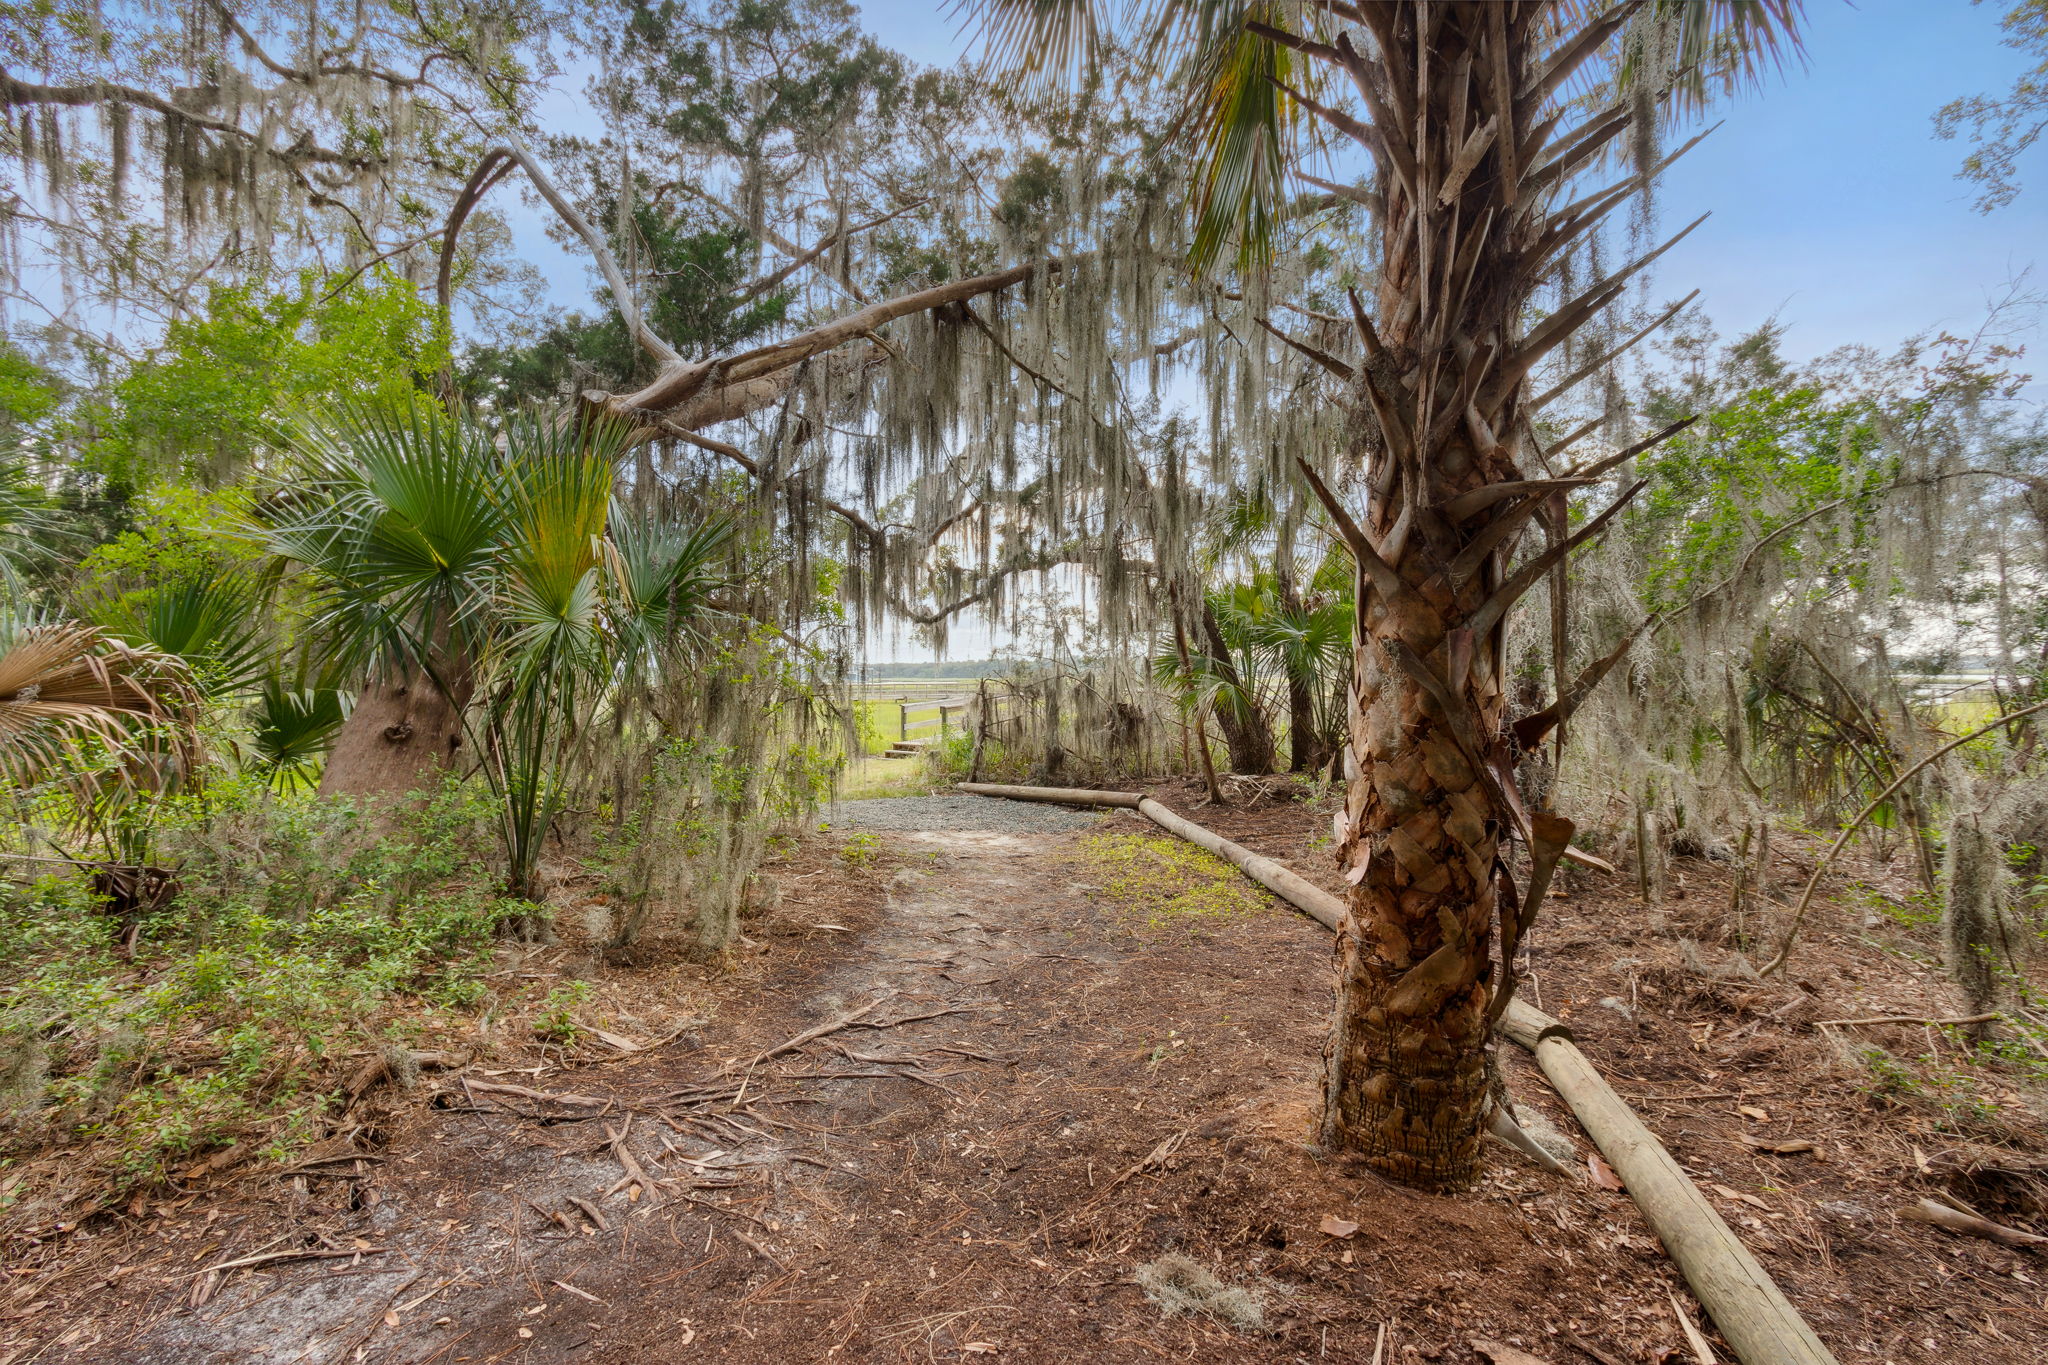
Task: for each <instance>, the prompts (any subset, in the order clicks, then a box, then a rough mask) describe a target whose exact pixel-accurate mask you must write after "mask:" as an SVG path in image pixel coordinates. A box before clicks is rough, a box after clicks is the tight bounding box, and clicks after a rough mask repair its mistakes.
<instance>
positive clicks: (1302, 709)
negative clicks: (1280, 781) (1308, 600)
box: [1278, 569, 1323, 773]
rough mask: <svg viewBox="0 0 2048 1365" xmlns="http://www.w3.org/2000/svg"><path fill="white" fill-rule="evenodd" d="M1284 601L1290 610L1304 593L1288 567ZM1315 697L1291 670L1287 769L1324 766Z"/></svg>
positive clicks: (1280, 594) (1284, 575) (1283, 582)
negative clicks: (1295, 587)
mask: <svg viewBox="0 0 2048 1365" xmlns="http://www.w3.org/2000/svg"><path fill="white" fill-rule="evenodd" d="M1278 597H1279V600H1280V605H1281V606H1282V607H1283V608H1285V609H1286V610H1288V611H1297V610H1299V609H1300V607H1301V597H1300V595H1299V594H1298V593H1296V592H1295V591H1294V575H1292V574H1290V573H1288V572H1286V571H1285V570H1284V569H1283V570H1282V571H1281V572H1280V574H1279V592H1278ZM1315 716H1316V712H1315V697H1314V694H1313V693H1312V692H1310V690H1309V679H1308V678H1306V677H1304V676H1303V675H1302V674H1301V673H1300V672H1299V671H1298V670H1296V669H1293V668H1289V669H1288V670H1287V771H1289V772H1291V773H1305V772H1309V771H1312V770H1313V769H1316V768H1320V767H1321V766H1322V763H1323V744H1322V738H1323V737H1322V736H1321V735H1320V734H1318V733H1316V719H1315Z"/></svg>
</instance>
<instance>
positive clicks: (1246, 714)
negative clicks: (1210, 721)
mask: <svg viewBox="0 0 2048 1365" xmlns="http://www.w3.org/2000/svg"><path fill="white" fill-rule="evenodd" d="M1202 639H1203V640H1204V641H1206V642H1207V644H1208V647H1209V657H1210V658H1211V659H1213V660H1215V662H1216V671H1217V672H1218V673H1220V674H1222V675H1223V678H1224V680H1225V681H1226V682H1228V683H1229V684H1230V685H1231V686H1232V687H1233V688H1235V689H1237V691H1238V693H1239V694H1240V695H1241V696H1244V697H1247V698H1248V697H1249V696H1250V695H1251V687H1252V685H1253V684H1255V683H1256V682H1257V679H1252V680H1251V682H1249V683H1248V682H1247V681H1246V680H1245V679H1244V678H1243V677H1241V676H1239V674H1238V671H1237V664H1236V663H1235V661H1233V660H1232V659H1231V657H1230V646H1229V645H1228V644H1227V643H1226V642H1225V641H1224V639H1223V625H1222V623H1221V622H1219V621H1218V620H1217V619H1216V612H1215V611H1214V609H1212V608H1211V607H1210V606H1209V601H1208V599H1207V598H1206V597H1205V598H1203V599H1202ZM1215 711H1216V728H1217V729H1219V730H1221V731H1222V732H1223V745H1224V747H1225V748H1226V749H1228V750H1229V751H1230V770H1231V771H1232V772H1237V773H1249V774H1251V775H1253V776H1255V777H1262V776H1264V775H1265V774H1267V773H1270V772H1272V771H1273V760H1274V758H1275V757H1276V756H1277V753H1278V746H1276V745H1275V744H1274V743H1273V727H1272V726H1271V725H1270V724H1268V723H1267V721H1266V717H1265V716H1264V715H1263V714H1262V713H1261V712H1260V711H1259V709H1258V707H1256V706H1254V705H1251V704H1250V703H1249V702H1247V703H1246V704H1245V705H1242V706H1240V705H1236V704H1234V703H1233V702H1231V701H1229V700H1223V701H1219V702H1218V703H1217V704H1216V707H1215Z"/></svg>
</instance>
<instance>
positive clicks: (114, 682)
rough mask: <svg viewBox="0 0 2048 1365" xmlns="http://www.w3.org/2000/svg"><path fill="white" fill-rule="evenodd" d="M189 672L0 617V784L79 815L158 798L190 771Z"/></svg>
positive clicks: (87, 633) (80, 633)
mask: <svg viewBox="0 0 2048 1365" xmlns="http://www.w3.org/2000/svg"><path fill="white" fill-rule="evenodd" d="M198 707H199V692H198V689H197V688H196V687H195V686H194V685H193V682H192V675H191V670H190V669H188V668H187V667H186V666H185V664H184V663H183V662H182V661H181V660H179V659H177V658H176V657H174V656H172V655H169V654H165V653H163V652H161V651H159V650H156V649H150V648H145V647H138V646H135V645H129V644H125V643H123V642H121V641H119V640H116V639H113V638H112V637H110V636H108V635H106V634H104V633H102V632H101V631H99V630H98V629H96V628H94V627H92V626H88V625H84V624H82V623H80V622H77V621H62V620H58V621H35V620H28V619H21V618H9V617H0V781H4V782H5V783H6V784H7V785H8V786H9V787H11V788H13V789H14V790H15V791H17V792H33V791H36V790H37V789H47V790H51V791H55V792H60V793H62V794H63V795H66V796H68V797H70V798H71V799H72V800H73V801H74V802H76V803H78V804H79V805H80V806H81V807H87V806H92V805H94V804H97V803H102V802H105V801H106V800H108V799H109V798H122V797H126V796H129V795H133V794H136V793H139V792H142V791H160V790H163V789H164V788H166V787H168V786H170V785H171V784H172V783H173V782H175V781H176V780H177V779H178V778H179V777H180V776H182V775H183V774H184V773H187V772H189V771H191V768H192V764H193V762H194V760H195V759H196V757H197V754H198V749H199V738H198V730H197V713H198Z"/></svg>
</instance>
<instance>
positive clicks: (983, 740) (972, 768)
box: [967, 678, 988, 782]
mask: <svg viewBox="0 0 2048 1365" xmlns="http://www.w3.org/2000/svg"><path fill="white" fill-rule="evenodd" d="M975 693H976V695H977V698H978V701H977V703H976V706H975V710H974V756H973V757H972V758H970V759H968V760H967V780H968V781H970V782H979V781H981V751H982V750H983V749H984V748H986V747H987V745H988V679H987V678H983V679H981V681H980V682H979V683H978V684H977V685H976V687H975Z"/></svg>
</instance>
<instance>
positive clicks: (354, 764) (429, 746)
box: [320, 672, 470, 797]
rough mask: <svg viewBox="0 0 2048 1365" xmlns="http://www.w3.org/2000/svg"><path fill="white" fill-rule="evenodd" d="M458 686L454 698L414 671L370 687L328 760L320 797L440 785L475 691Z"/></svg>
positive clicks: (369, 794) (382, 794)
mask: <svg viewBox="0 0 2048 1365" xmlns="http://www.w3.org/2000/svg"><path fill="white" fill-rule="evenodd" d="M458 676H459V675H458ZM454 686H455V690H456V692H457V694H458V695H457V696H456V697H455V698H453V699H451V698H449V697H448V696H446V695H445V694H443V693H442V691H441V689H440V688H439V687H438V686H436V685H435V684H434V681H433V679H431V678H429V677H427V676H426V675H425V674H423V673H418V672H411V673H393V674H391V675H390V676H389V677H386V678H381V679H378V680H376V681H374V682H372V683H371V684H370V685H369V686H368V687H365V688H364V689H363V691H362V693H361V695H360V696H358V697H357V698H356V705H355V709H354V710H353V711H351V712H349V716H348V720H347V721H345V722H344V723H343V724H342V727H341V733H340V735H339V736H337V737H336V739H335V742H334V750H333V752H331V753H330V754H328V756H327V766H326V768H325V769H324V770H323V771H322V772H321V774H320V795H322V796H354V797H393V796H405V795H407V794H409V793H412V792H420V791H425V790H426V789H428V788H429V787H432V786H434V785H436V784H437V783H438V782H439V781H440V777H441V774H442V773H443V772H444V771H446V770H447V769H448V767H449V766H450V765H451V764H452V763H453V762H454V761H455V757H456V754H457V752H458V751H459V749H460V748H461V745H462V713H463V711H464V710H465V709H467V707H468V705H469V692H470V688H469V686H468V685H467V684H466V683H461V682H458V683H456V684H455V685H454Z"/></svg>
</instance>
